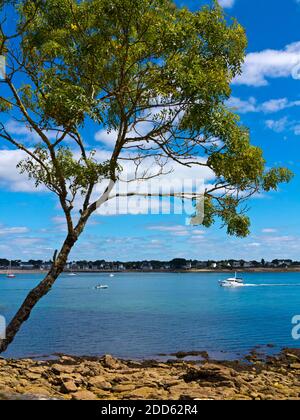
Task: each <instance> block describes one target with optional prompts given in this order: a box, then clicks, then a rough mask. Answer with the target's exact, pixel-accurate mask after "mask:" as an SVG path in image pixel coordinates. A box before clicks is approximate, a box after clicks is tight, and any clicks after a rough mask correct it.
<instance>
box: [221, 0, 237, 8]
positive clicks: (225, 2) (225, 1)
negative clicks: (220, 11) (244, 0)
mask: <svg viewBox="0 0 300 420" xmlns="http://www.w3.org/2000/svg"><path fill="white" fill-rule="evenodd" d="M234 3H235V0H219V4H220V6H222V7H224V8H231V7H233V5H234Z"/></svg>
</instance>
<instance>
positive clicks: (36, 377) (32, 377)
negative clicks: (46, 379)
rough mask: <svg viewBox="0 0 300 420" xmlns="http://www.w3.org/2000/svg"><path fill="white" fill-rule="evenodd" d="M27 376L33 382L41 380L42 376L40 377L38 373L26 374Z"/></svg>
mask: <svg viewBox="0 0 300 420" xmlns="http://www.w3.org/2000/svg"><path fill="white" fill-rule="evenodd" d="M25 376H26V378H28V379H29V380H31V381H35V380H37V379H40V378H41V375H39V374H38V373H32V372H30V371H29V372H25Z"/></svg>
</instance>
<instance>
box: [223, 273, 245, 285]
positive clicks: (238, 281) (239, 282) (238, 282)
mask: <svg viewBox="0 0 300 420" xmlns="http://www.w3.org/2000/svg"><path fill="white" fill-rule="evenodd" d="M219 285H220V286H221V287H243V286H244V280H243V279H242V278H241V277H238V276H237V273H235V276H234V277H229V278H228V279H226V280H220V281H219Z"/></svg>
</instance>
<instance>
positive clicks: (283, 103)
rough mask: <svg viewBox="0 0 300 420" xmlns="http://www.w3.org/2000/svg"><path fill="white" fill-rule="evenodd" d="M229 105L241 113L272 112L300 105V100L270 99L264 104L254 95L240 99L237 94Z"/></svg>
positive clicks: (230, 100) (229, 101) (228, 102)
mask: <svg viewBox="0 0 300 420" xmlns="http://www.w3.org/2000/svg"><path fill="white" fill-rule="evenodd" d="M227 105H228V106H229V107H230V108H232V109H233V110H235V111H237V112H239V113H240V114H247V113H253V112H263V113H265V114H272V113H275V112H278V111H282V110H284V109H288V108H293V107H298V106H300V101H289V100H288V99H287V98H279V99H270V100H269V101H265V102H263V103H262V104H258V103H257V100H256V99H255V98H254V97H250V98H248V99H245V100H243V99H240V98H237V97H235V96H233V97H231V98H230V99H229V100H228V101H227Z"/></svg>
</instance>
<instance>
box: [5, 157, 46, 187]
mask: <svg viewBox="0 0 300 420" xmlns="http://www.w3.org/2000/svg"><path fill="white" fill-rule="evenodd" d="M25 157H26V154H25V153H24V152H22V151H21V150H0V187H2V188H7V189H9V190H11V191H18V192H34V191H40V190H41V189H35V187H34V183H33V182H31V181H29V180H28V179H27V176H26V175H21V174H20V173H19V172H18V170H17V168H16V166H17V164H18V163H19V162H20V161H21V160H22V159H24V158H25Z"/></svg>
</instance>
